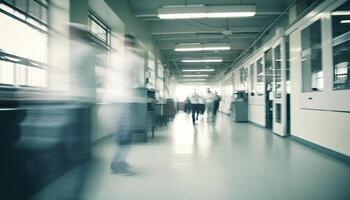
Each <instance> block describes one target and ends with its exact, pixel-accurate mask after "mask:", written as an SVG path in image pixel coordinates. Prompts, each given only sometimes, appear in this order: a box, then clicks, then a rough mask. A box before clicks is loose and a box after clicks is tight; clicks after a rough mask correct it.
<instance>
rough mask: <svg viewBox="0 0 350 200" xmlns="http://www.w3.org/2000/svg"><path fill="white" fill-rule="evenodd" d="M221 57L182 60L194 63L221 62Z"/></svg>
mask: <svg viewBox="0 0 350 200" xmlns="http://www.w3.org/2000/svg"><path fill="white" fill-rule="evenodd" d="M222 61H223V60H222V59H188V60H182V61H181V62H184V63H195V62H222Z"/></svg>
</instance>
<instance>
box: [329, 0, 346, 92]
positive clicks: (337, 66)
mask: <svg viewBox="0 0 350 200" xmlns="http://www.w3.org/2000/svg"><path fill="white" fill-rule="evenodd" d="M349 10H350V3H349V2H347V3H345V4H343V5H342V6H340V7H339V8H338V9H336V10H334V11H333V12H332V30H333V74H334V77H333V88H334V89H335V90H343V89H350V73H349V71H350V57H349V55H350V15H349V14H348V13H344V14H343V15H339V14H337V13H339V12H341V11H349Z"/></svg>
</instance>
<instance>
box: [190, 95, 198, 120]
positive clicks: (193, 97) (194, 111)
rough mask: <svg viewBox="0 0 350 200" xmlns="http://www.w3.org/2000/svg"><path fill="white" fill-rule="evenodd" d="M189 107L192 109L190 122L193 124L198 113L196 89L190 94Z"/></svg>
mask: <svg viewBox="0 0 350 200" xmlns="http://www.w3.org/2000/svg"><path fill="white" fill-rule="evenodd" d="M191 109H192V123H193V125H195V124H196V120H198V115H199V94H198V93H197V92H196V91H194V93H193V94H192V95H191ZM196 115H197V116H196Z"/></svg>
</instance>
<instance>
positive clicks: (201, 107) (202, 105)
mask: <svg viewBox="0 0 350 200" xmlns="http://www.w3.org/2000/svg"><path fill="white" fill-rule="evenodd" d="M198 104H199V106H198V107H199V114H201V115H204V111H205V97H204V96H203V95H202V94H201V95H200V96H199V99H198Z"/></svg>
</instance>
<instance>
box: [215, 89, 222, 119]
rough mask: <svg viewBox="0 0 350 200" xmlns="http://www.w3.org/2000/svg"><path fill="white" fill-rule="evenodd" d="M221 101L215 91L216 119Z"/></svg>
mask: <svg viewBox="0 0 350 200" xmlns="http://www.w3.org/2000/svg"><path fill="white" fill-rule="evenodd" d="M220 101H221V97H220V96H219V95H218V93H217V92H216V91H215V100H214V117H216V114H217V112H218V110H219V107H220Z"/></svg>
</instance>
